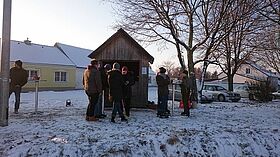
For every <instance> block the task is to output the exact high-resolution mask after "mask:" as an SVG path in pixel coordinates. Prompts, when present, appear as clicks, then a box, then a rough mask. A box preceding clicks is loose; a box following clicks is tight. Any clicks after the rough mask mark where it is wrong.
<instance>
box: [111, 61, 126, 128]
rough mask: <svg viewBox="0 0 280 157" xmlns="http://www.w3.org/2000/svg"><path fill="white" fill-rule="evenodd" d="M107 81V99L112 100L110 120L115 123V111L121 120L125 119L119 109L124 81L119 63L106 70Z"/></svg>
mask: <svg viewBox="0 0 280 157" xmlns="http://www.w3.org/2000/svg"><path fill="white" fill-rule="evenodd" d="M108 83H109V97H110V98H109V99H110V101H112V102H113V111H112V118H111V122H113V123H115V117H116V114H117V112H118V113H119V116H120V117H121V121H127V119H126V118H125V117H124V115H123V112H122V109H121V103H122V99H123V85H124V82H123V78H122V73H121V71H120V64H119V63H114V64H113V69H112V70H111V71H109V72H108Z"/></svg>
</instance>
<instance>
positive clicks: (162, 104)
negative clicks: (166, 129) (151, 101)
mask: <svg viewBox="0 0 280 157" xmlns="http://www.w3.org/2000/svg"><path fill="white" fill-rule="evenodd" d="M165 72H166V69H165V68H164V67H160V68H159V73H158V74H157V76H156V82H157V85H158V108H157V115H158V116H159V117H160V118H168V117H169V113H168V109H167V101H168V85H169V83H170V78H169V76H168V75H166V74H165Z"/></svg>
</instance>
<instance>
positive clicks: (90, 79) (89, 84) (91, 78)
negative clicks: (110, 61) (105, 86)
mask: <svg viewBox="0 0 280 157" xmlns="http://www.w3.org/2000/svg"><path fill="white" fill-rule="evenodd" d="M83 85H84V90H85V91H86V92H87V93H89V94H94V93H100V92H101V91H102V81H101V74H100V71H98V69H97V68H96V67H94V66H91V65H89V66H88V68H87V69H86V70H85V71H84V74H83Z"/></svg>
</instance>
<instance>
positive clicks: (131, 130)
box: [0, 87, 280, 157]
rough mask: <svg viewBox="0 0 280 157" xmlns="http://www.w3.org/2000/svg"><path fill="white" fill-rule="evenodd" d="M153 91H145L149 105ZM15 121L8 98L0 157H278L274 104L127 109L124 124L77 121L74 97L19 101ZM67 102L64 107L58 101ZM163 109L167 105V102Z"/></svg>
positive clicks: (279, 119)
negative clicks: (161, 112) (169, 112)
mask: <svg viewBox="0 0 280 157" xmlns="http://www.w3.org/2000/svg"><path fill="white" fill-rule="evenodd" d="M156 98H157V95H156V88H155V87H153V88H150V89H149V99H150V101H155V102H156ZM21 99H22V103H21V107H20V110H19V112H20V113H19V114H13V113H12V111H13V103H14V96H13V95H12V96H11V98H10V108H9V114H10V115H9V125H8V126H6V127H1V128H0V136H1V138H0V156H12V157H18V156H43V157H49V156H71V157H72V156H73V157H75V156H108V157H110V156H119V157H121V156H132V157H134V156H136V157H138V156H139V157H140V156H141V157H142V156H152V157H154V156H221V157H223V156H227V157H231V156H280V133H279V132H280V101H279V100H274V101H272V102H269V103H255V102H250V101H248V100H246V99H244V100H243V99H242V101H241V102H238V103H231V102H223V103H219V102H214V103H211V104H199V105H198V108H197V109H192V110H191V116H190V117H182V116H180V112H181V109H179V108H178V103H176V104H175V109H174V112H173V116H171V117H170V118H168V119H160V118H158V117H156V111H154V110H149V109H133V110H132V113H131V117H130V118H129V122H128V123H124V122H120V119H117V123H116V124H114V123H111V122H110V113H111V110H110V109H106V111H105V112H106V114H107V115H108V116H107V117H106V118H105V119H101V120H100V121H99V122H87V121H85V111H86V107H87V97H86V95H85V94H84V91H82V90H75V91H64V92H54V91H45V92H40V93H39V112H38V113H34V110H35V107H34V93H33V92H29V93H22V95H21ZM67 99H71V101H72V106H70V107H66V106H65V101H66V100H67ZM169 105H171V102H169Z"/></svg>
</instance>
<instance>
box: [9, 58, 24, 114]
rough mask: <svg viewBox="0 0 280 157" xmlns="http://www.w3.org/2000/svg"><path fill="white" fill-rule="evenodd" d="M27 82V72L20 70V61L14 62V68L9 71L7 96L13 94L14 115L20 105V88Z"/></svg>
mask: <svg viewBox="0 0 280 157" xmlns="http://www.w3.org/2000/svg"><path fill="white" fill-rule="evenodd" d="M27 81H28V72H27V70H25V69H24V68H22V61H21V60H17V61H15V66H14V67H12V68H11V69H10V90H9V96H11V94H12V93H15V99H16V101H15V108H14V113H16V114H17V113H18V109H19V104H20V93H21V89H22V87H23V86H24V85H25V84H26V83H27Z"/></svg>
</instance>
